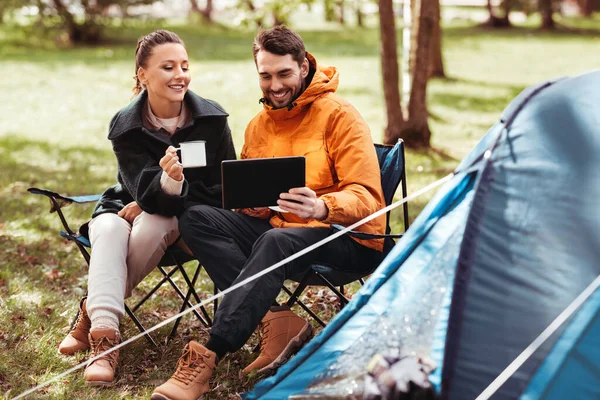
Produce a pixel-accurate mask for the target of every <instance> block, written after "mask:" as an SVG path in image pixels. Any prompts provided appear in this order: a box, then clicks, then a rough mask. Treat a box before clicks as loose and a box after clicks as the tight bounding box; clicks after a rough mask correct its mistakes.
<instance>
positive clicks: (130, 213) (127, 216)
mask: <svg viewBox="0 0 600 400" xmlns="http://www.w3.org/2000/svg"><path fill="white" fill-rule="evenodd" d="M141 213H142V209H141V208H140V206H138V203H136V202H135V201H132V202H131V203H129V204H127V205H126V206H125V207H123V208H122V209H121V211H119V213H118V214H117V215H118V216H119V217H121V218H123V219H124V220H125V221H127V222H129V223H130V224H133V220H135V217H137V216H138V215H140V214H141Z"/></svg>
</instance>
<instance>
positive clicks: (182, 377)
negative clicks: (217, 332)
mask: <svg viewBox="0 0 600 400" xmlns="http://www.w3.org/2000/svg"><path fill="white" fill-rule="evenodd" d="M216 364H217V355H216V354H215V353H214V352H212V351H210V350H208V349H207V348H206V347H204V346H202V345H201V344H200V343H198V342H195V341H193V340H192V341H191V342H189V343H188V344H187V346H186V347H185V349H184V350H183V355H182V356H181V358H180V359H179V362H178V363H177V371H175V373H174V374H173V376H172V377H171V379H169V380H168V381H166V382H165V383H163V384H162V385H160V386H159V387H157V388H156V389H154V392H153V393H152V397H151V400H199V399H201V398H202V395H204V394H205V393H208V391H209V390H210V387H209V386H208V380H209V379H210V377H211V376H212V374H213V371H214V370H215V367H216Z"/></svg>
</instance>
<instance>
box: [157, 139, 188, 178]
mask: <svg viewBox="0 0 600 400" xmlns="http://www.w3.org/2000/svg"><path fill="white" fill-rule="evenodd" d="M158 165H160V167H161V168H162V169H163V171H165V172H166V173H167V175H169V176H170V177H171V178H172V179H174V180H176V181H181V180H182V179H183V166H182V165H181V163H180V162H179V157H177V150H175V147H173V146H169V147H168V148H167V151H165V155H164V156H163V158H161V159H160V161H159V162H158Z"/></svg>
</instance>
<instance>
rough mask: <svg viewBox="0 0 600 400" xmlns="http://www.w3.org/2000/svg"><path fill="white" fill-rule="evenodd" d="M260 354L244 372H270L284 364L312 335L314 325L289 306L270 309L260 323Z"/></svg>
mask: <svg viewBox="0 0 600 400" xmlns="http://www.w3.org/2000/svg"><path fill="white" fill-rule="evenodd" d="M260 330H261V335H262V338H261V342H260V354H259V356H258V358H257V359H256V360H254V362H253V363H252V364H250V365H248V366H247V367H246V368H244V370H243V371H242V372H244V373H248V372H250V371H254V370H258V372H259V373H270V372H273V371H275V370H277V368H279V367H280V366H281V365H283V364H284V363H285V362H286V361H287V360H288V359H289V358H290V357H291V356H292V355H293V354H294V353H296V352H297V351H298V350H300V349H301V348H302V346H303V345H304V343H306V342H308V341H309V340H310V338H311V337H312V334H313V332H312V327H311V326H310V324H309V323H308V322H306V321H305V320H304V319H302V318H300V317H299V316H297V315H296V314H294V313H293V312H292V311H290V310H289V309H288V308H284V309H283V310H281V311H269V312H268V313H267V314H266V315H265V317H264V318H263V319H262V321H261V323H260Z"/></svg>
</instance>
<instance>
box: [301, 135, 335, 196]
mask: <svg viewBox="0 0 600 400" xmlns="http://www.w3.org/2000/svg"><path fill="white" fill-rule="evenodd" d="M304 157H305V158H306V186H308V187H309V188H311V189H312V190H314V191H317V190H318V189H324V188H328V187H331V186H333V184H334V182H335V180H336V177H335V175H334V173H335V169H334V168H333V165H332V163H331V160H330V159H329V155H328V154H327V151H326V150H325V146H320V147H318V148H316V149H314V150H309V151H307V152H306V153H304Z"/></svg>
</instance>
